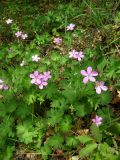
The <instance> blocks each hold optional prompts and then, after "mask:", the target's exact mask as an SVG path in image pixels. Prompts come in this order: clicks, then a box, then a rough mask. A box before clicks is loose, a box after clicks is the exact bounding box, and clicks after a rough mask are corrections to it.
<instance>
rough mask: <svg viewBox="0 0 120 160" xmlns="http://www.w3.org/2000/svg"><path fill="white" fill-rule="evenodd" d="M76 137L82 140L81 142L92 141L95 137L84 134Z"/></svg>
mask: <svg viewBox="0 0 120 160" xmlns="http://www.w3.org/2000/svg"><path fill="white" fill-rule="evenodd" d="M76 139H77V140H78V141H80V142H81V143H87V142H90V141H93V139H92V138H91V137H90V136H87V135H84V136H77V137H76Z"/></svg>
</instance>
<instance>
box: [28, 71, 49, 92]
mask: <svg viewBox="0 0 120 160" xmlns="http://www.w3.org/2000/svg"><path fill="white" fill-rule="evenodd" d="M30 78H32V80H31V83H32V84H35V85H37V86H38V87H39V89H43V88H44V86H47V84H48V82H47V81H48V79H50V78H51V75H50V71H48V72H44V73H39V72H38V71H34V73H33V74H30Z"/></svg>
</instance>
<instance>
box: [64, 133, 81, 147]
mask: <svg viewBox="0 0 120 160" xmlns="http://www.w3.org/2000/svg"><path fill="white" fill-rule="evenodd" d="M66 145H67V146H69V147H77V145H78V141H77V139H76V137H73V136H71V137H67V139H66Z"/></svg>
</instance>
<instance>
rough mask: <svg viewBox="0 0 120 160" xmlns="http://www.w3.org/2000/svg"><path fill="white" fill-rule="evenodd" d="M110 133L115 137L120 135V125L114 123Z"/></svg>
mask: <svg viewBox="0 0 120 160" xmlns="http://www.w3.org/2000/svg"><path fill="white" fill-rule="evenodd" d="M109 130H110V132H112V133H113V134H115V135H120V123H117V122H116V123H114V124H112V125H111V126H110V128H109Z"/></svg>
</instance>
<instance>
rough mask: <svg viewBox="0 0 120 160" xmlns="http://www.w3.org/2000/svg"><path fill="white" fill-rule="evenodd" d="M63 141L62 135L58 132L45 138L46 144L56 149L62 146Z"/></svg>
mask: <svg viewBox="0 0 120 160" xmlns="http://www.w3.org/2000/svg"><path fill="white" fill-rule="evenodd" d="M63 142H64V139H63V136H61V135H60V134H56V135H54V136H51V137H49V139H48V140H47V142H46V143H47V145H49V146H50V147H53V148H54V149H58V148H61V147H62V143H63Z"/></svg>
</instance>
